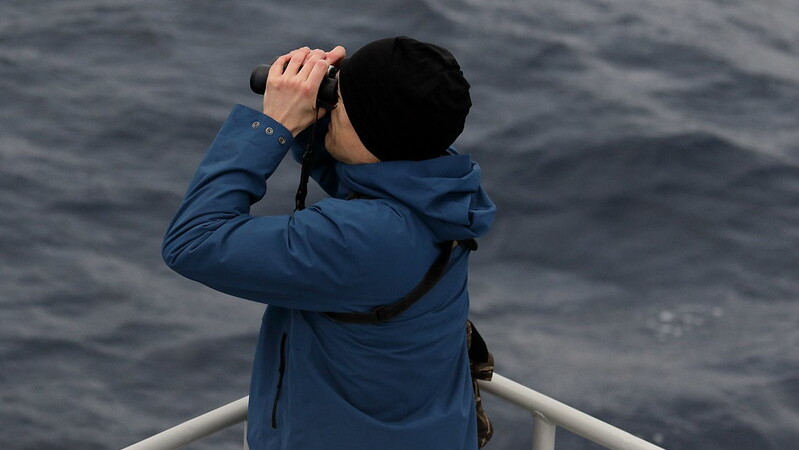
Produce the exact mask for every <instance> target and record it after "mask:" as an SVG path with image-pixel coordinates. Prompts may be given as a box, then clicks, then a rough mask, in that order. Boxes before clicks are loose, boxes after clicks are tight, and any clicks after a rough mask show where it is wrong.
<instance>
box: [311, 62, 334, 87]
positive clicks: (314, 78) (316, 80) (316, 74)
mask: <svg viewBox="0 0 799 450" xmlns="http://www.w3.org/2000/svg"><path fill="white" fill-rule="evenodd" d="M328 66H329V64H328V63H327V61H323V60H318V61H316V62H315V63H314V65H313V68H312V69H311V73H310V74H309V75H308V79H307V80H305V82H306V83H307V84H309V85H311V86H313V87H314V88H315V89H316V90H317V91H318V90H319V85H321V84H322V78H324V77H325V73H327V67H328Z"/></svg>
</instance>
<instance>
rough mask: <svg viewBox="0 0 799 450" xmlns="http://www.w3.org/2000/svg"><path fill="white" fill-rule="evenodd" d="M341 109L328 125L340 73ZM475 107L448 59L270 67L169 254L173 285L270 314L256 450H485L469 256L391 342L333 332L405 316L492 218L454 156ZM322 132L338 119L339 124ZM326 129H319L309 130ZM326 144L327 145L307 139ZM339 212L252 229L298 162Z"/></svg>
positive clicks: (419, 53) (341, 59) (475, 170)
mask: <svg viewBox="0 0 799 450" xmlns="http://www.w3.org/2000/svg"><path fill="white" fill-rule="evenodd" d="M330 65H334V66H336V67H338V69H339V71H338V74H337V77H338V92H339V99H338V103H337V105H336V106H335V107H333V108H332V109H331V110H329V111H326V110H323V109H322V108H317V107H316V103H315V101H316V95H317V89H318V87H319V85H320V82H321V81H322V78H323V77H324V76H325V75H326V71H327V68H328V66H330ZM470 107H471V100H470V97H469V84H468V83H467V81H466V80H465V79H464V77H463V74H462V72H461V69H460V67H459V65H458V64H457V61H456V60H455V58H454V57H453V56H452V54H451V53H450V52H449V51H447V50H445V49H443V48H441V47H439V46H436V45H432V44H428V43H423V42H419V41H417V40H414V39H411V38H408V37H404V36H400V37H394V38H386V39H380V40H378V41H374V42H371V43H369V44H367V45H365V46H364V47H363V48H361V49H359V50H358V51H357V52H355V53H354V54H353V55H352V56H351V57H350V58H346V50H345V49H344V48H343V47H341V46H338V47H336V48H334V49H333V50H331V51H328V52H325V51H322V50H310V49H309V48H307V47H305V48H300V49H297V50H294V51H292V52H290V53H288V54H286V55H283V56H281V57H279V58H278V59H277V60H276V61H275V62H274V64H273V65H272V67H271V69H270V71H269V76H268V80H267V88H266V93H265V95H264V100H263V113H261V112H259V111H255V110H252V109H250V108H247V107H245V106H242V105H236V106H235V107H234V108H233V110H232V112H231V113H230V115H229V117H228V118H227V120H226V121H225V123H224V124H223V126H222V128H221V130H220V131H219V133H218V135H217V136H216V138H215V139H214V141H213V143H212V144H211V146H210V149H209V150H208V152H207V154H206V155H205V157H204V159H203V160H202V162H201V163H200V166H199V168H198V169H197V172H196V175H195V176H194V178H193V180H192V181H191V184H190V186H189V188H188V192H187V193H186V195H185V198H184V199H183V202H182V204H181V205H180V207H179V209H178V211H177V213H176V215H175V217H174V219H173V221H172V223H171V224H170V226H169V228H168V230H167V232H166V236H165V237H164V242H163V258H164V261H165V262H166V263H167V265H168V266H169V267H171V268H172V269H173V270H175V271H176V272H178V273H180V274H182V275H183V276H185V277H188V278H190V279H192V280H196V281H198V282H200V283H203V284H205V285H207V286H209V287H211V288H213V289H216V290H218V291H221V292H224V293H227V294H230V295H233V296H236V297H240V298H243V299H247V300H252V301H256V302H261V303H265V304H267V305H268V306H267V308H266V312H265V314H264V317H263V320H262V325H261V331H260V335H259V340H258V344H257V348H256V354H255V361H254V364H253V371H252V380H251V386H250V400H249V410H248V425H247V426H248V431H247V441H248V444H249V447H250V449H253V450H262V449H269V450H275V449H294V450H296V449H303V450H315V449H333V448H341V449H348V450H359V449H370V450H373V449H382V450H393V449H397V450H398V449H403V450H407V449H436V450H442V449H444V450H446V449H453V450H455V449H457V450H464V449H470V450H471V449H475V448H477V444H476V429H475V427H476V425H475V403H474V398H473V390H472V389H473V387H472V380H471V378H470V373H469V357H468V353H467V347H466V336H465V330H464V324H465V321H466V319H467V313H468V306H469V305H468V303H469V298H468V291H467V267H468V258H469V249H467V248H465V247H464V246H453V247H451V255H450V256H449V259H448V266H447V268H446V271H445V272H444V274H443V275H442V276H441V278H440V279H439V280H438V281H437V282H436V283H435V284H434V285H433V287H432V288H431V289H430V290H429V292H427V293H426V294H425V295H424V296H423V297H422V298H421V299H419V300H418V301H417V302H416V303H414V304H413V305H412V306H410V307H409V308H407V309H406V310H405V311H403V312H402V313H401V314H399V315H398V316H396V317H394V318H392V319H391V320H387V321H383V322H380V323H377V324H361V323H349V322H346V321H339V320H336V319H335V318H334V317H335V315H334V314H336V313H338V314H348V313H365V312H369V311H372V310H374V308H376V307H379V306H383V305H387V304H392V303H393V302H396V301H397V300H398V299H400V298H403V297H404V296H406V294H408V292H409V291H411V290H412V289H414V287H415V286H417V285H418V284H419V282H420V280H422V279H423V277H424V276H425V274H426V273H427V271H428V270H429V269H430V267H431V265H432V264H433V263H434V261H436V259H437V258H438V257H439V256H440V254H441V252H442V245H444V246H445V247H444V248H446V246H447V245H451V242H452V241H463V240H469V239H473V238H476V237H479V236H481V235H483V234H485V233H486V232H487V231H488V229H489V227H490V225H491V222H492V220H493V217H494V214H495V206H494V204H493V203H492V201H491V200H490V198H489V197H488V196H487V195H486V193H485V192H484V191H483V189H482V188H481V185H480V177H481V172H480V167H479V166H478V165H477V164H476V163H475V162H474V161H472V159H471V158H470V156H468V155H461V154H458V153H457V152H456V151H455V149H454V148H452V147H451V144H452V143H453V142H454V141H455V139H456V138H457V137H458V135H460V133H461V132H462V130H463V127H464V123H465V119H466V115H467V114H468V111H469V109H470ZM325 116H326V117H325ZM315 122H318V123H317V124H316V125H313V124H314V123H315ZM313 128H316V129H317V131H321V132H319V133H316V134H317V136H311V134H312V133H311V130H312V129H313ZM306 147H307V148H308V149H309V150H307V151H309V152H311V153H309V154H310V155H312V158H311V159H312V162H313V164H312V170H311V176H312V177H313V178H314V179H315V180H316V181H317V182H318V183H319V184H320V186H321V187H322V188H323V189H324V190H325V191H326V192H327V193H328V194H329V195H330V197H329V198H324V199H322V200H320V201H318V202H316V203H315V204H312V205H310V206H309V207H307V208H305V209H301V210H298V211H295V212H294V213H293V214H287V215H276V216H261V217H255V216H253V215H250V206H251V205H252V204H254V203H256V202H258V201H260V200H261V199H262V198H263V197H264V195H265V193H266V181H267V180H268V179H269V177H270V175H272V173H273V172H274V170H275V169H276V167H277V166H278V164H279V163H280V162H281V160H282V159H283V158H284V156H285V155H287V154H288V153H289V151H291V153H292V155H293V157H294V158H295V159H297V160H299V159H300V155H302V154H303V153H304V152H305V151H306Z"/></svg>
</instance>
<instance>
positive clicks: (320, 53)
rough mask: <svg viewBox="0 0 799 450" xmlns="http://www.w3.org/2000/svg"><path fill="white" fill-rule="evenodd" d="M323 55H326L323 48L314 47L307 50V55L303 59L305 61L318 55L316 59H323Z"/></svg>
mask: <svg viewBox="0 0 799 450" xmlns="http://www.w3.org/2000/svg"><path fill="white" fill-rule="evenodd" d="M325 55H326V53H325V51H324V50H322V49H318V48H317V49H314V50H311V51H310V52H308V55H307V56H306V57H305V61H306V62H307V61H308V60H310V59H311V57H313V56H316V57H318V59H324V57H325Z"/></svg>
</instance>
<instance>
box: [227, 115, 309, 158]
mask: <svg viewBox="0 0 799 450" xmlns="http://www.w3.org/2000/svg"><path fill="white" fill-rule="evenodd" d="M219 134H222V135H225V136H230V137H233V138H236V139H239V140H243V141H246V142H248V143H249V144H251V145H253V146H255V147H257V148H264V147H277V148H281V149H284V150H288V149H289V148H291V146H292V145H293V144H294V137H293V136H292V135H291V132H290V131H289V130H288V129H287V128H286V127H284V126H283V125H281V124H280V122H278V121H276V120H275V119H273V118H271V117H269V116H267V115H266V114H264V113H261V112H259V111H256V110H254V109H252V108H249V107H247V106H244V105H235V106H234V107H233V109H232V110H231V111H230V115H228V118H227V120H225V123H224V124H223V125H222V128H221V129H220V130H219Z"/></svg>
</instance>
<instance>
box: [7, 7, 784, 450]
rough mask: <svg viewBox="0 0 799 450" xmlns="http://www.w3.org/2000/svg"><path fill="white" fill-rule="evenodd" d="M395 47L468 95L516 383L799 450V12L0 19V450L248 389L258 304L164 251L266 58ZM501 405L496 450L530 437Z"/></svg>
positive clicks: (476, 265)
mask: <svg viewBox="0 0 799 450" xmlns="http://www.w3.org/2000/svg"><path fill="white" fill-rule="evenodd" d="M402 34H404V35H409V36H412V37H415V38H417V39H420V40H423V41H428V42H434V43H437V44H439V45H443V46H444V47H447V48H449V49H450V50H451V51H452V52H453V53H454V54H455V56H456V57H457V58H458V60H459V61H460V63H461V66H462V67H463V71H464V73H465V75H466V77H467V78H468V79H469V80H470V82H471V84H472V99H473V103H474V106H473V108H472V112H471V114H470V116H469V119H468V122H467V128H466V131H465V132H464V133H463V135H462V136H461V137H460V138H459V140H458V142H457V145H458V147H459V148H460V150H461V151H462V152H465V153H470V154H472V155H473V157H474V158H475V159H476V160H477V161H479V162H480V164H481V166H482V168H483V174H484V185H485V188H486V190H487V191H488V192H489V194H490V195H491V197H492V198H493V199H494V201H495V202H496V203H497V205H498V208H499V212H498V216H497V219H496V222H495V227H494V228H493V230H492V232H491V233H490V234H489V235H488V236H487V237H485V238H484V239H482V240H481V242H480V249H479V250H478V251H477V252H476V253H475V254H474V255H473V259H472V262H473V263H472V267H471V273H470V284H471V293H472V312H471V316H472V318H473V320H474V321H475V322H476V324H477V325H478V327H479V328H480V330H481V331H482V334H483V335H484V337H485V338H486V339H487V341H488V343H489V346H490V348H491V350H492V351H493V353H494V356H495V358H496V361H497V372H498V373H501V374H502V375H504V376H506V377H509V378H512V379H514V380H517V381H519V382H521V383H524V384H526V385H528V386H530V387H532V388H534V389H536V390H539V391H541V392H543V393H545V394H547V395H550V396H552V397H554V398H557V399H559V400H561V401H563V402H565V403H567V404H569V405H572V406H574V407H577V408H579V409H582V410H584V411H586V412H588V413H589V414H592V415H595V416H597V417H599V418H600V419H602V420H605V421H607V422H610V423H611V424H614V425H616V426H618V427H621V428H623V429H625V430H627V431H629V432H631V433H633V434H636V435H638V436H641V437H643V438H646V439H648V440H650V441H652V442H654V443H656V444H658V445H661V446H663V447H665V448H668V449H685V450H714V449H756V450H767V449H793V448H797V446H798V445H799V444H797V442H799V3H797V2H796V1H795V0H759V1H756V2H752V1H742V0H690V1H689V0H540V1H532V0H525V1H521V0H401V1H400V0H380V1H374V0H370V1H367V0H362V1H331V2H311V1H307V0H297V1H293V2H279V1H252V0H247V1H225V2H223V1H211V0H193V1H189V0H183V1H169V2H167V1H145V0H114V1H110V0H108V1H96V0H95V1H90V0H86V1H79V0H59V1H54V0H37V1H29V0H3V1H2V3H0V449H4V450H23V449H26V450H27V449H36V450H42V449H81V450H94V449H118V448H121V447H124V446H127V445H129V444H131V443H133V442H136V441H138V440H140V439H143V438H145V437H147V436H149V435H151V434H154V433H155V432H158V431H160V430H162V429H165V428H168V427H170V426H172V425H175V424H177V423H179V422H182V421H184V420H186V419H189V418H191V417H194V416H196V415H198V414H200V413H202V412H205V411H207V410H210V409H212V408H215V407H217V406H220V405H222V404H224V403H227V402H229V401H232V400H235V399H237V398H239V397H242V396H244V395H246V394H247V388H248V384H249V372H250V368H251V358H252V355H253V352H254V346H255V341H256V333H257V329H258V326H259V323H260V320H259V317H260V315H261V313H262V312H263V305H258V304H253V303H249V302H247V301H243V300H239V299H236V298H233V297H229V296H226V295H223V294H219V293H216V292H214V291H211V290H209V289H207V288H205V287H203V286H201V285H199V284H196V283H194V282H191V281H188V280H186V279H183V278H181V277H180V276H178V275H177V274H175V273H173V272H171V271H170V270H169V269H168V268H167V267H166V266H165V265H164V263H163V262H162V260H161V256H160V249H159V247H160V243H161V238H162V236H163V233H164V231H165V229H166V227H167V224H168V223H169V221H170V219H171V218H172V215H173V214H174V212H175V211H176V209H177V206H178V204H179V202H180V199H181V197H182V195H183V193H184V190H185V189H186V187H187V185H188V182H189V180H190V178H191V176H192V174H193V172H194V169H195V168H196V166H197V164H198V163H199V162H200V159H201V157H202V155H203V153H204V152H205V150H206V148H207V146H208V145H209V143H210V142H211V140H212V139H213V137H214V135H215V134H216V131H217V130H218V128H219V126H220V125H221V123H222V122H223V121H224V119H225V117H226V116H227V113H228V111H229V110H230V108H231V106H232V105H233V104H235V103H242V104H245V105H248V106H251V107H255V108H257V107H258V106H259V103H260V99H261V98H260V97H258V96H257V95H255V94H252V93H251V92H250V91H249V87H248V79H249V74H250V71H251V70H252V68H253V67H254V66H255V65H257V64H259V63H266V62H269V61H271V59H272V58H273V57H274V56H276V55H279V54H282V53H285V52H288V51H289V50H291V49H293V48H297V47H301V46H304V45H308V46H310V47H312V48H313V47H320V48H326V49H328V48H332V47H333V46H334V45H339V44H340V45H344V46H345V47H346V48H347V49H348V50H349V51H350V53H352V52H353V51H355V50H356V49H357V48H359V47H360V46H362V45H364V44H366V43H368V42H370V41H372V40H374V39H378V38H382V37H386V36H395V35H402ZM298 174H299V170H298V167H297V165H296V164H295V163H294V162H293V161H288V162H286V163H285V164H283V165H281V167H280V169H279V170H278V173H277V174H276V175H275V176H274V177H273V179H272V181H271V184H270V191H269V193H268V194H267V196H266V198H265V199H264V200H263V201H262V202H261V203H260V204H259V205H257V207H256V212H257V213H259V214H284V213H289V212H290V211H291V209H292V206H293V193H294V189H295V187H296V183H297V179H298ZM312 195H313V196H315V197H314V198H319V197H320V195H321V194H320V193H319V191H318V190H316V191H314V192H313V193H312ZM487 401H488V405H487V408H488V411H489V414H490V415H491V416H492V417H493V419H494V422H495V426H496V436H495V438H494V440H493V441H492V442H491V443H490V444H489V447H488V449H491V450H511V449H521V448H530V445H531V444H530V443H531V436H532V417H531V416H530V415H529V414H528V413H527V412H525V411H523V410H520V409H518V408H515V407H513V406H507V405H504V404H502V403H501V402H499V401H496V400H494V399H491V398H489V399H488V400H487ZM241 440H242V427H237V428H235V429H233V430H230V431H228V432H225V433H222V434H220V435H218V436H217V437H215V438H213V439H211V440H208V441H204V442H201V443H198V444H195V445H192V446H190V447H189V448H191V449H196V450H205V449H208V450H210V449H237V448H241ZM558 440H559V444H560V447H559V448H568V449H577V450H580V449H595V448H599V447H598V446H596V445H594V444H591V443H588V442H587V441H584V440H582V439H579V438H576V437H574V436H573V435H571V434H570V433H568V432H567V431H565V430H562V429H561V430H559V431H558Z"/></svg>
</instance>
